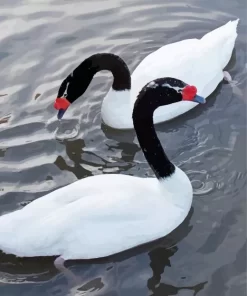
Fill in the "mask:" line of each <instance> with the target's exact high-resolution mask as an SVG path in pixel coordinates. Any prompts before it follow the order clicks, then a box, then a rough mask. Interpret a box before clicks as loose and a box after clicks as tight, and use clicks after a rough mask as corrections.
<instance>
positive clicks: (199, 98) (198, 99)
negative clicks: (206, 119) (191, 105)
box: [193, 95, 206, 104]
mask: <svg viewBox="0 0 247 296" xmlns="http://www.w3.org/2000/svg"><path fill="white" fill-rule="evenodd" d="M193 101H194V102H196V103H199V104H205V103H206V100H205V98H203V97H201V96H198V95H196V96H195V97H194V99H193Z"/></svg>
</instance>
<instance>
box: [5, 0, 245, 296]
mask: <svg viewBox="0 0 247 296" xmlns="http://www.w3.org/2000/svg"><path fill="white" fill-rule="evenodd" d="M3 3H4V4H3ZM246 10H247V7H246V2H245V1H244V0H235V1H230V0H226V1H222V0H219V1H213V0H209V1H202V0H197V1H195V0H194V1H193V0H189V1H186V2H185V1H182V2H180V1H179V0H176V1H170V2H168V1H167V3H164V1H163V0H153V1H151V2H150V1H145V0H142V1H140V0H132V1H126V0H124V1H118V0H114V1H113V0H111V1H110V0H109V1H108V0H106V1H92V0H90V1H89V0H88V1H86V0H84V1H79V0H78V1H76V0H72V1H62V0H56V1H55V0H39V1H38V0H23V1H17V0H11V1H10V0H8V1H7V0H6V1H2V2H1V9H0V22H1V26H0V32H1V34H0V67H1V68H0V69H1V70H0V95H1V96H0V106H1V108H0V123H1V124H0V180H1V183H0V184H1V185H0V190H1V191H0V214H4V213H5V212H10V211H14V210H16V209H18V208H21V207H23V206H25V205H26V204H27V203H29V202H30V201H32V200H34V199H36V198H39V197H40V196H42V195H44V194H46V193H48V192H50V191H52V190H54V189H56V188H59V187H61V186H64V185H66V184H69V183H71V182H73V181H75V180H77V179H81V178H84V177H87V176H90V175H96V174H102V173H109V172H115V173H122V174H129V175H132V174H134V175H138V176H152V175H153V173H152V171H151V169H150V168H149V167H148V165H147V163H146V161H145V159H144V157H143V154H142V152H141V151H140V148H139V146H138V145H137V141H136V138H135V133H134V132H133V131H128V132H123V131H122V132H121V131H115V130H112V129H110V128H107V127H105V126H104V125H102V124H101V117H100V106H101V102H102V99H103V97H104V95H105V93H106V92H107V90H108V89H109V87H110V84H111V81H112V78H111V76H110V74H109V73H106V72H102V73H99V74H98V75H97V76H96V77H95V79H94V81H93V83H92V84H91V85H90V88H89V89H88V91H87V92H86V94H85V95H84V96H83V99H81V100H80V101H78V102H77V103H76V104H74V105H73V106H71V108H70V111H68V112H67V113H66V119H65V120H64V121H63V122H62V125H60V126H59V123H58V121H57V120H56V112H54V109H53V101H54V98H55V96H56V92H57V89H58V86H59V85H60V82H61V81H62V80H63V79H64V78H65V77H66V76H67V75H68V73H70V71H71V70H73V68H74V67H75V66H77V65H78V64H79V63H80V62H81V61H82V60H83V59H84V58H86V57H88V56H89V55H91V54H94V53H97V52H112V53H116V54H118V55H120V56H121V57H122V58H124V60H125V61H126V62H127V64H128V65H129V67H130V69H131V71H133V70H134V68H135V67H136V66H137V65H138V64H139V62H140V61H141V60H142V59H143V58H144V57H145V56H146V55H148V54H149V53H151V52H152V51H153V50H156V49H157V48H159V47H161V46H162V45H164V44H167V43H171V42H174V41H179V40H181V39H184V38H191V37H201V36H202V35H203V34H204V33H206V32H208V31H210V30H212V29H214V28H216V27H217V26H220V25H222V24H224V23H225V22H227V21H228V20H230V19H232V20H233V19H236V18H238V17H239V18H240V19H241V22H240V26H239V29H238V31H239V37H238V39H237V42H236V47H235V50H234V53H233V57H232V59H231V62H230V64H229V65H228V67H227V69H228V70H229V71H230V73H231V75H232V76H233V79H234V80H237V81H238V86H237V87H234V88H232V87H231V86H230V85H229V84H227V83H224V82H223V83H221V84H220V85H219V87H218V88H217V90H216V91H215V92H214V94H212V95H211V97H210V99H209V100H208V102H207V104H206V105H204V106H199V107H197V108H195V109H193V110H192V111H190V112H189V113H187V114H185V115H183V116H182V117H181V118H178V119H176V120H174V121H172V122H170V123H166V124H161V125H159V126H157V130H158V135H159V137H160V139H161V141H162V143H163V145H164V147H165V149H166V151H167V154H168V155H169V156H170V158H171V159H172V160H173V161H174V162H175V163H176V164H177V165H179V166H180V167H181V168H182V169H183V170H184V171H185V172H186V173H187V174H188V176H189V177H190V179H191V180H192V184H193V187H194V190H195V195H194V201H193V207H192V209H191V212H190V214H189V216H188V218H187V219H186V221H185V222H184V223H183V224H182V225H181V226H180V227H179V228H178V229H177V230H176V231H174V232H173V233H172V234H171V235H169V236H168V237H167V238H164V239H161V240H160V241H158V242H155V243H153V244H148V245H147V246H145V247H142V248H137V249H134V250H131V251H128V252H125V253H124V254H120V255H116V256H113V257H111V258H108V259H105V260H95V261H90V262H81V261H78V262H72V261H71V262H68V267H69V268H70V269H71V270H72V271H73V272H74V273H75V274H76V276H78V277H79V278H80V279H81V284H80V285H79V286H76V287H74V288H73V289H70V290H69V287H68V284H67V281H66V279H65V277H64V276H63V275H62V274H59V273H58V272H57V271H56V269H55V268H54V267H53V259H51V258H43V259H40V258H37V259H30V260H27V259H25V260H23V259H18V258H15V257H13V256H6V255H3V254H0V295H1V296H12V295H13V296H17V295H25V296H30V295H32V296H33V295H35V296H41V295H42V296H46V295H57V296H58V295H59V296H60V295H105V296H115V295H121V296H122V295H124V296H125V295H127V296H132V295H133V296H143V295H153V296H154V295H155V296H168V295H184V296H188V295H197V296H204V295H209V296H221V295H222V296H232V295H233V296H235V295H237V296H244V295H246V294H245V293H246V286H245V285H246V199H245V196H246V72H247V62H246V52H247V51H246V25H247V23H246ZM202 70H203V69H202ZM65 132H66V133H65ZM150 211H152V209H150ZM13 235H14V233H13ZM95 235H97V234H95Z"/></svg>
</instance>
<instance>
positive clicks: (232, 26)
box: [201, 19, 239, 69]
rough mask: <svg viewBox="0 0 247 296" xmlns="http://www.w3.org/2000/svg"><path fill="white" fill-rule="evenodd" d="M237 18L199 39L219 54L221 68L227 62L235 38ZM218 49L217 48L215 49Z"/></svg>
mask: <svg viewBox="0 0 247 296" xmlns="http://www.w3.org/2000/svg"><path fill="white" fill-rule="evenodd" d="M238 22H239V19H237V20H235V21H229V22H228V23H226V24H225V25H223V26H221V27H219V28H217V29H215V30H213V31H211V32H209V33H207V34H206V35H204V36H203V37H202V38H201V41H202V42H203V43H204V42H205V44H206V45H207V46H209V45H211V46H212V47H213V48H215V51H216V52H218V54H219V57H218V58H219V60H220V64H221V66H222V69H224V68H225V67H226V65H227V64H228V63H229V61H230V58H231V55H232V51H233V48H234V45H235V41H236V38H237V35H238V34H237V26H238ZM217 49H218V50H217Z"/></svg>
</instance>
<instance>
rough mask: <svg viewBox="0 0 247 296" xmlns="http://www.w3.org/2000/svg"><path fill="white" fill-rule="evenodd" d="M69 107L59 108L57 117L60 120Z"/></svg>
mask: <svg viewBox="0 0 247 296" xmlns="http://www.w3.org/2000/svg"><path fill="white" fill-rule="evenodd" d="M66 110H67V109H59V110H58V113H57V118H58V119H59V120H60V119H62V118H63V115H64V113H65V112H66Z"/></svg>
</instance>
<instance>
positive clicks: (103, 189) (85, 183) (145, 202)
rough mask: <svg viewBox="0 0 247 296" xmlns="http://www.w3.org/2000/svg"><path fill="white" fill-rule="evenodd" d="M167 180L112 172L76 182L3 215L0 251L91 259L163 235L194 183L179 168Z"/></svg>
mask: <svg viewBox="0 0 247 296" xmlns="http://www.w3.org/2000/svg"><path fill="white" fill-rule="evenodd" d="M173 182H175V183H176V182H179V184H180V185H179V188H178V187H177V186H173V185H172V184H173ZM181 182H182V183H181ZM183 182H184V183H183ZM164 183H167V184H162V182H160V181H158V180H157V179H156V178H150V179H146V178H138V177H132V176H125V175H113V174H112V175H98V176H93V177H88V178H85V179H82V180H79V181H76V182H74V183H72V184H70V185H68V186H65V187H63V188H60V189H58V190H55V191H54V192H51V193H49V194H47V195H45V196H43V197H41V198H39V199H37V200H35V201H33V202H32V203H30V204H28V205H27V206H26V207H24V208H23V209H21V210H17V211H15V212H13V213H9V214H5V215H3V216H1V217H0V225H1V228H0V249H1V250H2V251H3V252H5V253H7V254H8V253H10V254H15V255H16V256H19V257H33V256H52V255H60V256H62V257H63V259H65V260H66V259H90V258H98V257H105V256H109V255H112V254H114V253H118V252H121V251H123V250H126V249H129V248H131V247H133V246H136V245H140V244H143V243H146V242H149V241H152V240H155V239H158V238H160V237H163V236H165V235H166V234H168V233H170V232H171V231H172V230H173V229H175V228H176V227H177V226H178V225H179V224H180V223H181V222H182V221H183V220H184V219H185V217H186V216H187V214H188V212H189V210H190V207H191V202H192V187H191V184H190V181H189V179H188V178H187V176H186V175H185V174H184V173H183V172H182V171H181V170H180V169H179V168H176V173H175V175H174V177H173V178H172V180H171V182H167V181H166V180H164ZM174 185H175V184H174ZM180 186H181V187H180ZM182 188H184V189H186V190H182ZM180 190H181V191H180Z"/></svg>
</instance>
